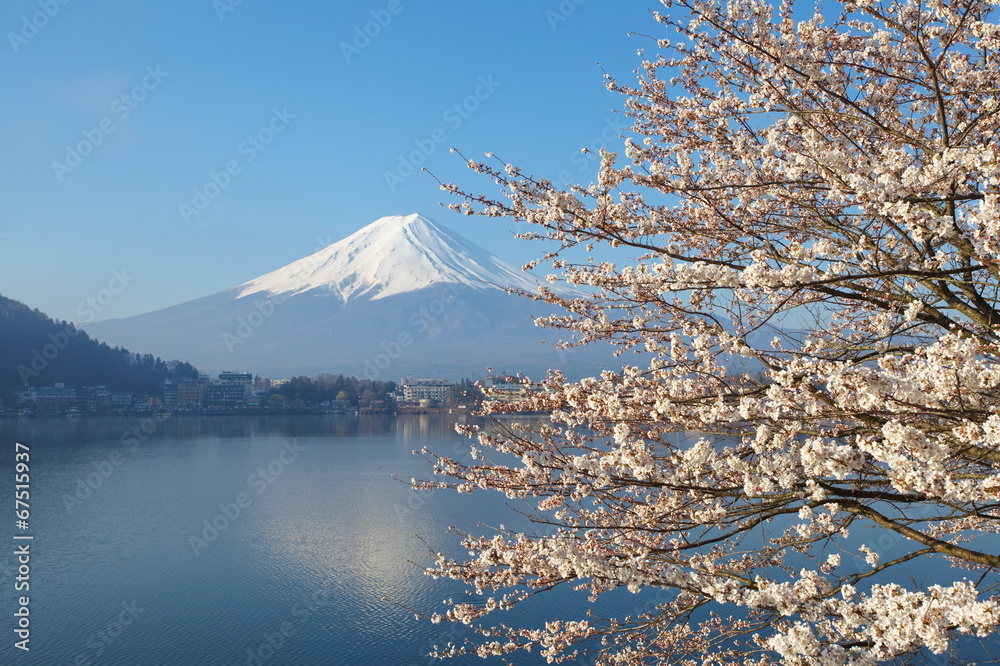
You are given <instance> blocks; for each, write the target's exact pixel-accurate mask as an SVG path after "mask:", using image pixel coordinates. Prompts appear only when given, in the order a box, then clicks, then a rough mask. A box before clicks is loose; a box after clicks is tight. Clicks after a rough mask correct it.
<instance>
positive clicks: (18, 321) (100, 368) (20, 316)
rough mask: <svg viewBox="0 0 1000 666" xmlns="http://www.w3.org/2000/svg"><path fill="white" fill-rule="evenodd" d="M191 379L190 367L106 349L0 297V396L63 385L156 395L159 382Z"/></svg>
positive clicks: (64, 324)
mask: <svg viewBox="0 0 1000 666" xmlns="http://www.w3.org/2000/svg"><path fill="white" fill-rule="evenodd" d="M197 376H198V371H197V370H196V369H195V368H194V367H193V366H192V365H191V364H190V363H187V362H177V361H170V362H165V361H163V360H161V359H159V358H154V357H153V356H152V354H146V355H144V356H142V355H140V354H137V353H132V352H130V351H129V350H127V349H122V348H118V347H115V348H112V347H109V346H108V345H106V344H104V343H102V342H98V341H97V340H93V339H91V338H90V336H88V335H87V334H86V333H84V332H83V331H80V330H77V329H76V328H75V327H74V326H73V324H71V323H68V322H64V321H55V320H53V319H52V318H51V317H48V316H47V315H45V314H44V313H43V312H40V311H39V310H37V309H35V310H33V309H31V308H29V307H28V306H27V305H24V304H23V303H20V302H18V301H15V300H11V299H9V298H5V297H3V296H0V393H9V392H12V391H19V390H24V389H26V388H27V387H29V386H52V385H53V384H54V383H56V382H64V383H65V384H66V386H72V387H81V386H98V385H104V386H106V387H108V388H109V389H111V390H116V391H134V392H138V393H149V394H158V393H159V392H160V390H161V388H160V387H161V384H162V382H163V380H164V379H167V378H170V379H174V380H178V379H186V378H192V379H193V378H197Z"/></svg>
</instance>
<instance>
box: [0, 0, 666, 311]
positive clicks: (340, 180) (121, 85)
mask: <svg viewBox="0 0 1000 666" xmlns="http://www.w3.org/2000/svg"><path fill="white" fill-rule="evenodd" d="M657 7H659V5H658V3H657V2H656V1H655V0H645V1H643V0H640V1H637V2H636V1H630V2H611V1H610V0H550V1H544V0H543V1H538V0H512V1H508V2H503V3H485V2H470V1H469V0H463V1H452V0H440V1H438V2H433V3H432V2H419V1H418V0H376V1H365V2H350V3H347V2H309V1H305V0H302V1H298V2H284V3H277V2H264V1H263V0H242V1H240V0H215V1H213V0H172V1H171V2H156V3H153V2H126V1H124V0H121V1H113V0H104V1H99V0H95V1H94V2H83V1H82V0H61V1H60V0H27V1H26V0H8V1H7V2H4V3H3V5H2V8H0V27H2V31H3V34H4V39H3V43H2V44H0V60H2V64H0V85H2V90H3V95H4V98H5V104H3V105H2V107H0V131H2V132H3V138H2V144H3V150H2V151H0V182H2V183H3V188H2V192H3V206H2V209H0V210H2V214H0V294H2V295H4V296H7V297H10V298H14V299H17V300H20V301H23V302H25V303H27V304H28V305H30V306H31V307H37V308H39V309H41V310H42V311H44V312H46V313H47V314H49V315H51V316H53V317H55V318H58V319H66V320H69V321H76V322H78V323H82V322H81V315H80V314H79V313H80V311H81V310H80V307H81V304H82V303H84V302H86V300H87V299H88V298H94V297H95V295H97V294H100V293H102V290H106V289H107V288H108V286H109V284H111V285H112V286H113V287H114V289H113V291H118V292H120V293H118V294H116V295H115V297H114V299H112V300H111V301H110V302H108V303H107V304H106V305H103V306H102V309H101V312H100V313H99V315H98V317H97V319H105V318H111V317H123V316H129V315H133V314H139V313H141V312H147V311H150V310H155V309H159V308H162V307H166V306H169V305H173V304H176V303H180V302H184V301H187V300H191V299H194V298H198V297H200V296H205V295H208V294H212V293H215V292H217V291H220V290H222V289H225V288H228V287H231V286H234V285H236V284H239V283H241V282H244V281H246V280H248V279H251V278H253V277H256V276H258V275H260V274H262V273H265V272H268V271H270V270H273V269H275V268H278V267H279V266H282V265H284V264H286V263H288V262H290V261H293V260H295V259H298V258H301V257H303V256H306V255H308V254H310V253H312V252H314V251H316V250H317V249H319V247H320V246H321V245H325V244H329V243H332V242H335V241H337V240H339V239H341V238H343V237H345V236H347V235H349V234H351V233H353V232H354V231H356V230H357V229H359V228H361V227H362V226H364V225H365V224H367V223H369V222H371V221H373V220H375V219H376V218H378V217H381V216H383V215H392V214H405V213H410V212H420V213H423V214H425V215H428V216H430V217H433V218H435V219H437V220H438V221H439V222H441V223H442V224H444V225H445V226H448V227H450V228H452V229H454V230H456V231H458V232H459V233H461V234H463V235H465V236H466V237H468V238H469V239H471V240H473V241H474V242H476V243H479V244H480V245H483V246H484V247H487V248H489V249H491V250H492V251H494V252H496V253H497V254H498V255H500V256H502V257H505V258H507V259H509V260H511V261H514V262H517V263H520V262H522V261H524V260H527V259H528V258H531V257H533V256H535V254H536V251H537V249H538V248H536V247H534V246H532V245H531V244H528V243H525V242H523V241H516V240H514V239H512V238H511V228H512V227H511V225H509V224H504V223H503V222H498V221H490V220H483V219H480V218H469V217H463V216H459V215H457V214H455V213H452V212H451V211H448V210H445V209H442V208H440V207H439V205H438V204H439V203H440V202H442V201H446V198H445V193H444V192H442V191H440V190H439V189H438V187H437V184H436V183H435V182H434V180H432V178H431V177H430V176H428V175H427V174H425V173H421V172H419V171H417V172H416V173H415V174H414V175H407V169H406V168H403V169H402V170H401V169H400V160H401V157H402V158H403V159H404V161H408V160H409V159H410V158H409V156H410V155H411V154H412V153H413V152H414V151H420V153H422V154H418V155H417V156H416V157H418V158H422V159H425V163H424V164H423V165H422V166H426V167H428V168H429V169H431V170H433V171H434V173H435V174H436V175H437V176H439V177H440V178H441V179H442V180H446V181H460V182H464V183H469V182H472V183H475V184H476V186H477V188H478V189H480V190H482V191H485V192H491V191H493V190H491V189H490V188H491V187H494V186H493V185H492V183H491V182H489V181H488V180H485V179H481V178H480V179H478V180H471V181H470V174H468V173H467V170H466V169H465V167H464V163H463V161H462V160H461V159H460V158H459V157H458V156H456V155H452V154H450V153H449V148H452V147H454V148H457V149H459V150H461V151H462V152H463V153H465V154H466V155H468V156H482V154H483V153H484V152H486V151H493V152H495V153H496V154H497V155H499V156H500V157H502V158H503V159H505V160H508V161H511V162H514V163H516V164H519V165H521V166H523V167H525V168H526V169H527V170H529V171H532V172H535V173H538V174H540V175H544V176H547V177H553V178H554V177H557V176H558V175H559V174H560V173H561V172H569V174H570V175H571V180H573V181H580V182H590V180H592V179H593V176H594V164H593V162H587V161H586V160H581V158H580V156H579V154H578V153H579V149H580V148H581V147H582V146H585V145H588V144H592V143H593V142H595V140H596V141H598V142H600V141H601V136H602V134H603V135H604V136H610V135H611V134H612V131H611V130H612V128H617V127H621V126H623V125H624V124H625V121H624V119H623V118H622V117H621V116H620V115H616V114H615V113H614V111H615V110H616V109H620V108H621V107H622V102H623V100H622V99H621V97H620V96H619V95H615V94H613V93H610V92H609V91H607V90H606V89H605V87H604V82H603V79H602V74H601V67H600V66H599V65H598V64H597V63H598V62H599V63H601V66H603V67H604V69H605V70H607V71H608V72H609V73H611V74H613V75H615V76H618V77H621V78H623V79H627V80H630V81H631V80H634V74H633V71H634V70H635V69H636V67H637V66H638V65H639V62H640V58H639V56H638V55H637V54H636V51H637V49H639V48H649V47H650V46H651V42H650V40H649V38H647V37H642V36H629V35H628V33H629V31H636V32H639V33H645V34H656V31H657V26H656V24H655V22H654V21H653V19H652V18H651V17H650V11H651V10H655V9H656V8H657ZM366 32H367V34H366ZM456 105H457V106H456ZM387 172H389V173H392V172H395V173H396V175H397V176H398V178H391V179H388V180H391V181H392V182H391V183H390V182H387V177H386V173H387ZM213 174H214V177H213ZM404 176H405V177H404ZM198 193H200V194H201V196H202V197H204V198H199V197H198ZM185 206H186V207H185ZM116 271H117V272H118V277H116V276H115V272H116ZM123 271H124V272H123ZM122 277H124V279H121V278H122ZM105 293H106V292H105Z"/></svg>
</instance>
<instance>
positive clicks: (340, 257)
mask: <svg viewBox="0 0 1000 666" xmlns="http://www.w3.org/2000/svg"><path fill="white" fill-rule="evenodd" d="M436 284H438V285H440V284H455V285H466V286H469V287H473V288H476V289H492V288H496V287H502V288H506V287H518V288H521V289H527V290H529V291H534V290H535V289H537V287H538V283H537V282H536V281H535V280H532V279H531V278H530V277H528V276H527V275H525V274H524V273H523V272H521V271H520V270H519V269H517V268H516V267H515V266H513V265H511V264H509V263H508V262H506V261H504V260H502V259H499V258H498V257H495V256H493V255H492V254H490V253H489V252H487V251H486V250H484V249H482V248H481V247H479V246H477V245H475V244H473V243H471V242H469V241H468V240H466V239H464V238H462V237H461V236H458V235H457V234H454V233H452V232H450V231H447V230H445V229H443V228H442V227H440V226H438V225H437V223H435V222H434V221H432V220H429V219H428V218H426V217H423V216H422V215H417V214H413V215H406V216H398V215H394V216H390V217H383V218H380V219H378V220H375V221H374V222H372V223H371V224H369V225H368V226H367V227H365V228H364V229H361V230H360V231H358V232H356V233H354V234H352V235H351V236H348V237H347V238H345V239H344V240H342V241H339V242H337V243H334V244H333V245H330V246H329V247H327V248H324V249H322V250H320V251H319V252H316V253H315V254H312V255H310V256H308V257H305V258H304V259H300V260H298V261H295V262H292V263H291V264H288V265H287V266H284V267H283V268H279V269H278V270H276V271H272V272H270V273H268V274H267V275H262V276H261V277H259V278H256V279H254V280H250V281H249V282H247V283H245V284H242V285H240V292H239V298H244V297H246V296H249V295H252V294H259V293H262V292H266V293H269V294H286V295H294V294H299V293H303V292H306V291H309V290H310V289H317V288H320V289H327V290H329V291H330V292H331V293H332V294H334V295H335V296H337V297H338V298H340V299H341V300H342V301H344V302H345V303H346V302H348V301H350V300H353V299H358V298H367V299H369V300H375V299H379V298H386V297H388V296H394V295H396V294H403V293H406V292H409V291H416V290H418V289H423V288H425V287H430V286H432V285H436Z"/></svg>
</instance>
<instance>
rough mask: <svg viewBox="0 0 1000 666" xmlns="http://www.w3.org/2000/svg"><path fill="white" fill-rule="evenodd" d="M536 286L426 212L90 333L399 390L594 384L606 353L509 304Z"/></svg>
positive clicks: (540, 306) (210, 360)
mask: <svg viewBox="0 0 1000 666" xmlns="http://www.w3.org/2000/svg"><path fill="white" fill-rule="evenodd" d="M538 287H539V282H538V281H537V280H535V279H534V278H533V277H532V276H530V275H529V274H527V273H524V272H522V271H520V270H519V269H518V268H517V267H515V266H513V265H512V264H510V263H508V262H506V261H504V260H502V259H500V258H498V257H496V256H494V255H493V254H491V253H490V252H488V251H486V250H484V249H483V248H481V247H479V246H477V245H475V244H474V243H472V242H471V241H469V240H467V239H465V238H463V237H461V236H460V235H458V234H456V233H454V232H452V231H448V230H446V229H444V228H443V227H441V226H440V225H438V224H437V223H435V222H434V221H432V220H430V219H428V218H426V217H423V216H421V215H406V216H391V217H383V218H380V219H378V220H376V221H375V222H373V223H372V224H370V225H368V226H366V227H364V228H363V229H361V230H360V231H358V232H356V233H354V234H352V235H351V236H349V237H347V238H345V239H343V240H341V241H339V242H336V243H334V244H332V245H330V246H328V247H326V248H323V249H322V250H319V251H318V252H316V253H314V254H312V255H310V256H307V257H305V258H303V259H300V260H298V261H295V262H292V263H290V264H288V265H287V266H283V267H282V268H279V269H277V270H275V271H272V272H270V273H267V274H265V275H262V276H260V277H258V278H255V279H253V280H250V281H248V282H245V283H243V284H241V285H238V286H236V287H233V288H231V289H227V290H225V291H222V292H219V293H217V294H213V295H211V296H206V297H204V298H200V299H196V300H193V301H189V302H187V303H182V304H180V305H175V306H172V307H169V308H165V309H163V310H158V311H155V312H150V313H147V314H143V315H138V316H135V317H129V318H126V319H114V320H107V321H102V322H97V323H94V324H91V325H89V326H87V331H88V333H90V334H91V335H92V336H93V337H96V338H97V339H99V340H102V341H104V342H107V343H108V344H111V345H122V346H125V347H128V348H135V349H146V350H149V351H150V352H151V353H153V354H155V355H158V356H160V357H162V358H165V359H174V358H177V359H183V360H188V361H191V362H192V363H194V364H195V365H196V366H197V367H199V368H200V369H201V370H203V371H206V372H212V373H214V372H218V371H220V370H226V369H244V370H250V371H252V372H254V373H257V374H261V375H265V376H271V377H282V376H290V375H295V374H305V375H315V374H318V373H320V372H331V373H344V374H351V375H355V376H359V377H367V378H370V379H392V380H396V379H399V378H400V377H402V376H404V375H407V374H414V375H420V376H441V377H445V378H450V379H457V378H459V377H463V376H467V377H478V376H481V375H483V374H484V373H485V372H486V369H487V368H488V367H492V368H493V369H494V370H496V371H506V372H511V373H513V372H518V371H523V372H525V373H528V374H529V375H532V376H540V375H541V374H542V373H543V372H544V371H545V370H546V369H548V368H550V367H551V368H560V369H563V370H564V371H566V372H568V373H570V374H576V375H579V374H590V373H593V372H596V371H597V370H598V369H599V368H600V367H605V366H607V365H610V364H609V363H608V362H607V360H608V359H607V355H606V352H605V351H604V350H600V351H598V350H572V351H570V352H563V351H558V350H556V349H555V348H554V347H553V346H552V345H551V344H547V345H546V344H542V341H543V340H545V341H548V342H549V343H554V342H556V341H558V340H559V339H561V338H562V337H565V332H563V331H554V330H550V329H543V328H539V327H537V326H535V325H534V323H533V321H532V317H533V316H539V315H544V314H548V313H549V312H550V309H549V308H550V306H547V305H546V304H544V303H539V302H533V301H531V300H529V299H525V298H520V297H518V296H513V295H510V294H508V293H507V291H506V290H507V289H508V288H518V289H524V290H527V291H530V292H534V291H536V290H537V289H538Z"/></svg>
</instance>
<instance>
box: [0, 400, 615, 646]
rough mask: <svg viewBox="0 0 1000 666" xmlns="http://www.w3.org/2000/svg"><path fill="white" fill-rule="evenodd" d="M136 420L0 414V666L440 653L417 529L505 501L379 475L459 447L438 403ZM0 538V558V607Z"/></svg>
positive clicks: (499, 509)
mask: <svg viewBox="0 0 1000 666" xmlns="http://www.w3.org/2000/svg"><path fill="white" fill-rule="evenodd" d="M140 423H141V421H140V420H126V419H78V420H72V421H69V420H64V419H35V420H25V419H4V420H0V442H2V445H3V447H5V449H7V453H4V454H3V458H4V460H6V461H7V462H6V463H5V468H6V470H7V471H6V472H4V473H3V475H2V479H0V496H2V497H6V498H11V501H12V497H13V487H12V486H13V478H12V477H13V463H12V460H13V451H14V442H15V441H21V442H24V443H26V444H28V445H29V446H30V447H31V500H32V501H31V503H32V514H31V529H30V531H29V533H30V534H33V535H34V537H35V539H34V541H33V542H31V546H30V550H31V574H30V575H31V580H30V584H31V590H30V597H31V602H30V605H29V609H30V612H31V615H30V617H31V629H32V633H31V642H30V646H31V651H30V653H29V654H25V653H23V652H22V651H20V650H17V649H15V648H14V647H13V646H12V644H13V642H14V640H15V639H14V638H13V637H12V631H11V629H12V626H13V622H12V620H10V619H8V620H7V622H6V623H5V627H6V628H5V629H4V634H3V635H4V637H5V640H4V641H3V644H2V646H0V663H3V664H13V663H26V664H46V665H48V664H81V665H84V664H265V663H266V664H269V665H270V664H430V663H441V662H438V661H436V660H432V659H429V658H428V657H427V652H428V651H429V649H430V647H431V646H432V645H434V644H435V643H444V642H448V641H457V640H460V639H461V637H462V636H463V635H464V634H462V633H461V632H460V631H459V630H458V628H456V627H453V626H452V625H450V624H449V625H432V624H430V623H429V622H428V621H420V620H416V619H415V618H414V615H413V613H412V612H411V611H409V610H406V608H410V609H414V610H419V611H425V612H426V611H438V610H441V606H440V605H439V602H440V601H441V600H442V599H444V598H447V597H454V598H456V599H458V598H461V596H462V594H463V593H462V588H461V587H459V586H457V585H455V584H454V583H453V582H450V581H435V580H433V579H431V578H429V577H427V576H424V575H423V574H422V573H421V570H420V568H419V567H418V566H417V564H414V562H416V563H418V564H420V563H427V562H428V559H427V555H426V553H427V548H426V546H424V544H423V543H422V541H421V540H420V538H421V537H422V538H424V539H426V540H427V541H428V543H430V544H431V545H433V546H435V547H438V548H440V549H446V550H448V549H450V550H452V551H454V549H455V546H456V543H457V541H456V538H455V537H451V536H449V535H447V534H446V530H447V528H448V526H450V525H456V526H460V527H466V528H470V529H471V528H474V527H475V525H476V523H477V522H478V521H485V522H492V523H494V524H496V523H501V522H503V523H506V524H507V525H512V524H515V523H516V520H515V519H514V518H516V516H514V515H513V514H512V513H511V512H510V510H509V509H507V508H506V507H505V506H504V502H503V501H502V499H498V498H494V497H491V496H487V495H482V496H480V495H473V496H471V497H470V496H469V495H462V496H458V495H456V494H454V493H433V494H426V493H418V492H416V491H413V490H412V489H410V488H409V487H408V486H407V485H405V484H403V483H400V482H398V481H394V480H393V479H392V478H391V475H392V474H393V473H395V474H398V475H399V477H400V478H403V479H409V478H411V477H413V476H426V472H427V470H428V466H427V464H426V463H425V462H424V461H423V460H422V459H421V458H419V457H417V456H413V455H412V454H411V451H412V450H413V449H416V448H420V447H422V446H424V445H427V446H429V447H430V448H431V449H432V450H435V451H438V452H442V453H449V452H451V451H452V450H459V451H460V450H461V447H463V446H466V440H465V439H464V438H461V437H459V436H457V435H456V434H455V433H454V430H453V423H454V422H453V420H451V419H450V418H447V417H432V416H412V417H405V418H403V417H401V418H399V419H396V418H395V417H354V416H329V417H302V418H288V419H282V418H272V417H268V418H252V417H251V418H229V417H212V418H202V417H174V418H172V419H169V420H167V421H166V422H165V423H163V424H162V425H159V426H157V428H156V430H155V432H153V433H152V434H151V435H149V436H146V435H144V433H142V432H141V430H137V429H136V427H137V425H138V424H140ZM149 425H152V424H149ZM150 429H151V428H150ZM123 437H124V444H123ZM455 447H457V448H455ZM512 516H513V517H512ZM9 518H10V521H9V522H10V525H9V527H8V529H7V530H6V535H5V536H3V538H4V539H5V540H7V543H8V544H11V543H14V542H13V541H12V539H11V537H12V536H13V533H14V532H15V531H16V530H15V528H14V525H13V523H14V516H9ZM206 522H207V526H206ZM12 551H13V548H4V555H0V586H2V590H3V594H2V595H0V603H2V604H3V607H2V612H3V614H4V615H5V616H6V617H7V618H10V617H11V614H12V613H13V612H14V611H15V610H16V608H17V606H16V603H15V593H14V591H13V582H14V581H13V577H14V576H16V575H17V573H16V567H17V563H16V560H15V557H14V556H13V555H12V554H10V553H11V552H12ZM575 594H576V593H571V592H570V593H566V594H563V595H562V596H561V597H560V596H558V595H553V598H552V599H550V600H548V601H547V602H546V604H547V605H548V611H549V612H551V609H552V607H553V606H558V605H560V604H566V603H573V604H574V605H575V603H576V600H577V599H582V597H573V598H570V596H568V595H575ZM385 597H388V598H389V599H391V600H392V602H394V603H389V602H386V601H383V598H385ZM630 603H634V602H630ZM543 606H544V605H543ZM529 610H530V609H529ZM545 610H546V609H545V608H544V607H539V608H537V609H536V611H537V612H538V613H542V612H545ZM574 615H575V614H574ZM563 616H564V617H565V614H563ZM539 617H540V616H539ZM446 663H454V664H467V663H476V664H483V663H498V662H492V661H491V662H484V661H483V660H480V659H471V660H466V661H459V660H453V661H451V662H446ZM518 663H540V662H536V661H533V660H531V659H530V658H523V657H522V658H519V660H518Z"/></svg>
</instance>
